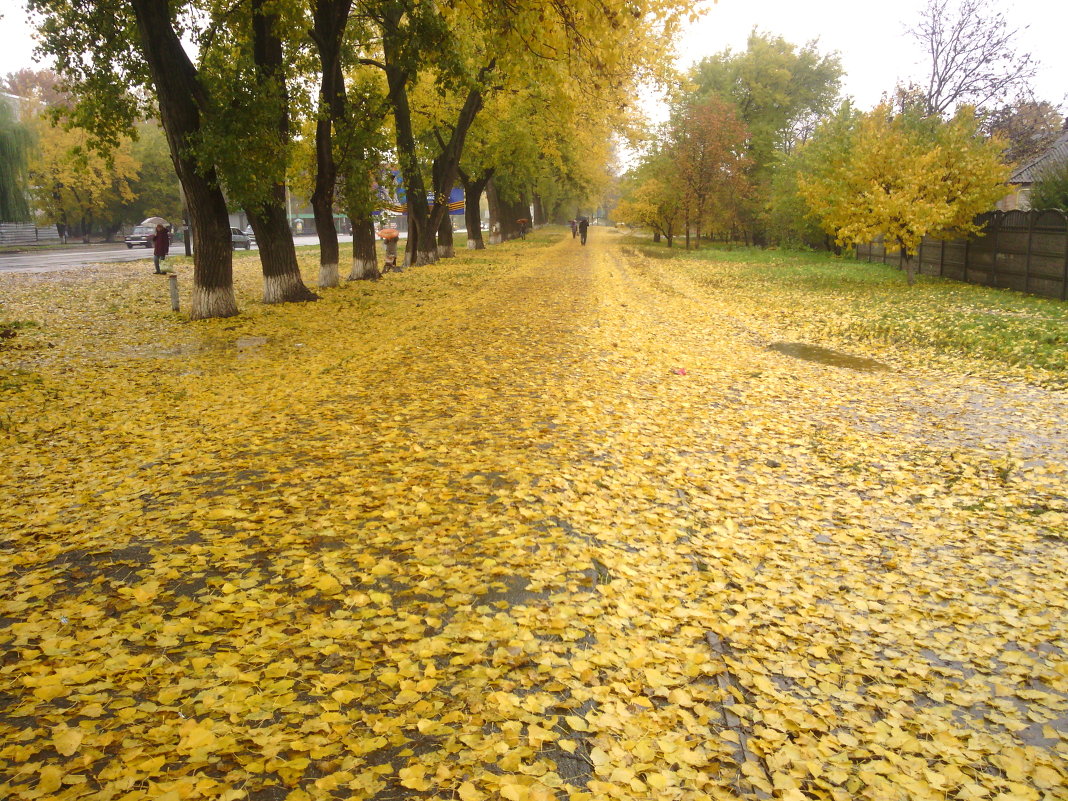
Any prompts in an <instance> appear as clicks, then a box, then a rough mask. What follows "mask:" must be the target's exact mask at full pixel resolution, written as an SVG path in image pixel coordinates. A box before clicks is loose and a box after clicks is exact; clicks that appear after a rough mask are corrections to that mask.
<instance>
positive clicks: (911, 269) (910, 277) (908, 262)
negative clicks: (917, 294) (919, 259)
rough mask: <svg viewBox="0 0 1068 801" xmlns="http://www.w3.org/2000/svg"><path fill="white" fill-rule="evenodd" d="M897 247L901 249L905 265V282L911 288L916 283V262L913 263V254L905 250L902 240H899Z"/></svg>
mask: <svg viewBox="0 0 1068 801" xmlns="http://www.w3.org/2000/svg"><path fill="white" fill-rule="evenodd" d="M897 246H898V247H899V248H901V258H902V260H903V262H904V265H905V280H906V281H908V285H909V286H913V285H914V284H915V283H916V262H915V261H913V258H912V254H911V253H909V252H908V250H906V249H905V245H904V243H903V242H901V240H898V243H897Z"/></svg>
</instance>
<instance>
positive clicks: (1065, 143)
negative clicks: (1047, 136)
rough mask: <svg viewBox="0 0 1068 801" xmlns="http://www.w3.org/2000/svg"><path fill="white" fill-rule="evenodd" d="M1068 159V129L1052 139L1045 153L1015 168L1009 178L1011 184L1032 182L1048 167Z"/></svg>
mask: <svg viewBox="0 0 1068 801" xmlns="http://www.w3.org/2000/svg"><path fill="white" fill-rule="evenodd" d="M1065 161H1068V130H1065V131H1061V135H1060V136H1058V137H1057V138H1056V139H1054V140H1053V144H1051V145H1050V146H1049V148H1048V149H1047V150H1046V152H1045V153H1043V154H1042V155H1041V156H1039V157H1038V158H1036V159H1034V160H1032V161H1029V162H1028V163H1027V164H1023V165H1021V166H1020V167H1018V168H1017V169H1016V172H1014V173H1013V174H1012V177H1011V178H1010V179H1009V183H1012V184H1033V183H1034V182H1035V181H1037V180H1038V179H1039V178H1040V177H1042V173H1043V172H1044V171H1045V170H1046V169H1047V168H1049V167H1052V166H1054V165H1057V164H1060V163H1061V162H1065Z"/></svg>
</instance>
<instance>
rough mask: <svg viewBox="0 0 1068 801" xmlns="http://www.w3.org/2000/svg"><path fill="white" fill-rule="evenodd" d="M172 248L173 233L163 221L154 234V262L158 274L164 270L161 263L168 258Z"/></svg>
mask: <svg viewBox="0 0 1068 801" xmlns="http://www.w3.org/2000/svg"><path fill="white" fill-rule="evenodd" d="M170 249H171V235H170V234H169V233H167V229H166V228H165V227H164V225H163V224H162V223H160V224H158V225H157V226H156V233H154V234H152V262H153V263H154V264H155V265H156V275H159V274H160V273H162V272H163V270H161V269H160V268H159V263H160V262H161V261H163V260H164V259H165V258H167V254H168V253H169V252H170Z"/></svg>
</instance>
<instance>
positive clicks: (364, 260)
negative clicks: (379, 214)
mask: <svg viewBox="0 0 1068 801" xmlns="http://www.w3.org/2000/svg"><path fill="white" fill-rule="evenodd" d="M376 244H377V242H376V236H375V223H374V220H372V219H371V216H370V215H364V216H363V217H356V218H352V272H350V273H349V280H350V281H363V280H375V279H378V278H381V277H382V273H380V272H379V271H378V250H377V248H376Z"/></svg>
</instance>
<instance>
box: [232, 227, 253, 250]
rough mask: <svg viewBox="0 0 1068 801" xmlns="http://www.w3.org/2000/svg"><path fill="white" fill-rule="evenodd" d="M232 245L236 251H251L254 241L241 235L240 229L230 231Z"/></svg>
mask: <svg viewBox="0 0 1068 801" xmlns="http://www.w3.org/2000/svg"><path fill="white" fill-rule="evenodd" d="M230 243H231V245H232V247H233V249H234V250H237V249H238V248H244V249H245V250H249V249H250V248H251V247H252V240H251V239H249V238H248V237H247V236H245V235H244V234H243V233H241V229H240V228H231V229H230Z"/></svg>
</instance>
